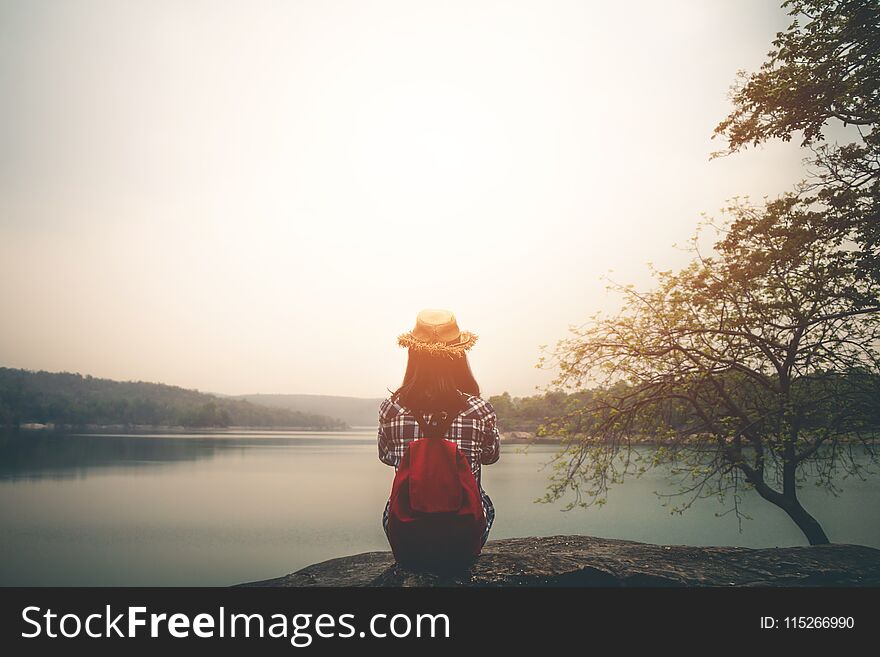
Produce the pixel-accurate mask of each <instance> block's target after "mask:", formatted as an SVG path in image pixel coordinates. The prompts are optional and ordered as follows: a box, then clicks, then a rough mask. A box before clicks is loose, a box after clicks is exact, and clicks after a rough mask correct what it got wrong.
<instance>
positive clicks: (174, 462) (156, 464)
mask: <svg viewBox="0 0 880 657" xmlns="http://www.w3.org/2000/svg"><path fill="white" fill-rule="evenodd" d="M374 435H375V434H374V433H373V431H352V432H344V433H337V434H332V435H331V434H326V433H307V432H303V433H290V432H284V433H273V432H244V433H218V434H211V435H205V434H201V435H176V436H167V435H164V436H130V435H129V436H106V435H104V436H44V435H39V434H30V435H28V434H25V435H23V436H19V437H9V436H7V437H2V436H0V528H2V532H0V585H6V586H9V585H87V586H91V585H136V586H145V585H159V586H165V585H180V586H186V585H227V584H235V583H238V582H245V581H252V580H258V579H266V578H270V577H277V576H280V575H284V574H286V573H289V572H291V571H293V570H296V569H298V568H301V567H303V566H306V565H308V564H311V563H315V562H317V561H323V560H325V559H330V558H332V557H338V556H344V555H348V554H354V553H358V552H365V551H370V550H386V549H388V545H387V542H386V540H385V535H384V533H383V531H382V528H381V522H380V521H381V513H382V509H383V506H384V503H385V500H386V499H387V495H388V492H389V490H390V486H391V479H392V476H393V472H394V471H393V469H392V468H390V467H388V466H386V465H383V464H382V463H380V462H379V461H378V459H377V455H376V447H375V439H374ZM553 451H554V448H553V447H552V446H532V447H530V448H529V450H528V452H527V453H522V452H521V451H520V450H519V449H518V448H517V447H514V446H508V447H506V449H504V452H503V454H502V457H501V460H500V461H499V462H498V463H496V464H494V465H492V466H488V467H485V468H484V469H483V477H484V487H485V488H486V490H487V491H488V493H489V494H490V495H491V496H492V499H493V500H494V502H495V506H496V509H497V517H496V521H495V526H494V528H493V530H492V535H491V536H490V539H491V538H504V537H510V536H528V535H552V534H591V535H594V536H605V537H613V538H625V539H632V540H640V541H650V542H654V543H666V544H689V545H742V546H751V547H766V546H782V545H803V544H805V541H804V539H803V537H802V536H801V535H800V533H799V532H798V531H797V529H796V528H795V527H794V525H793V524H792V523H791V521H790V520H788V518H787V517H786V516H785V515H784V514H783V513H782V512H781V511H778V510H776V509H775V508H774V507H772V506H770V505H769V504H767V503H766V502H763V501H762V500H760V499H758V498H757V496H754V495H746V499H745V500H744V502H743V507H744V508H745V511H746V512H747V513H748V514H749V515H750V516H752V519H751V520H745V521H743V531H742V533H740V532H739V528H738V524H737V521H736V518H735V517H733V515H732V514H729V515H727V516H724V517H716V515H715V514H716V512H718V511H720V510H722V508H721V507H720V506H719V505H718V504H717V503H716V502H714V501H708V500H704V501H700V502H699V503H698V504H696V505H695V507H694V508H692V509H690V510H689V511H687V512H685V513H684V514H683V515H670V513H669V510H668V508H664V507H663V506H662V500H660V499H658V497H657V496H656V495H655V494H654V491H658V492H661V493H662V492H672V489H671V488H669V487H668V486H667V485H666V482H665V480H664V478H663V477H662V476H660V475H659V474H656V475H651V476H646V477H643V478H642V479H632V480H627V482H626V483H625V484H624V485H623V486H620V487H617V488H615V489H613V490H612V491H611V494H610V496H609V500H608V504H606V505H605V506H604V507H601V508H591V509H586V510H584V509H575V510H572V511H568V512H562V511H561V508H562V504H560V503H557V504H554V505H548V504H535V503H533V500H534V499H535V498H537V497H539V496H541V495H542V494H543V492H544V487H545V486H546V480H547V477H548V475H549V468H548V469H544V470H541V467H542V465H543V464H544V463H546V462H547V460H548V459H549V458H550V456H551V455H552V453H553ZM843 487H844V492H843V494H842V495H840V496H839V497H833V496H831V495H827V494H825V493H823V492H822V491H820V490H818V489H815V488H813V487H809V488H808V489H807V490H804V491H803V493H802V498H803V500H804V503H805V505H806V506H807V508H808V509H809V510H810V511H811V512H813V513H814V515H816V516H817V517H818V518H819V520H820V522H822V523H823V526H824V527H825V530H826V532H827V533H828V534H829V536H830V537H831V540H833V541H835V542H841V543H844V542H846V543H861V544H864V545H871V546H874V547H880V504H878V502H880V481H878V478H876V477H875V478H873V479H869V480H868V481H865V482H863V481H859V480H852V479H851V480H847V481H845V482H843Z"/></svg>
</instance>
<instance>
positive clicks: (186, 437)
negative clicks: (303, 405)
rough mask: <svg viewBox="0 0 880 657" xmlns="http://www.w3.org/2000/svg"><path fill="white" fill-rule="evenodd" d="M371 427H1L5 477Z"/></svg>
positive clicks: (181, 456) (0, 463)
mask: <svg viewBox="0 0 880 657" xmlns="http://www.w3.org/2000/svg"><path fill="white" fill-rule="evenodd" d="M369 436H370V437H367V435H365V432H360V431H359V432H341V433H334V434H320V433H315V432H272V431H237V432H226V433H212V434H208V435H206V434H203V433H202V434H137V435H133V434H63V433H52V432H42V431H22V432H17V431H7V432H0V479H12V480H16V479H41V478H51V479H64V478H70V477H85V476H87V475H88V474H89V473H90V472H91V471H93V470H96V469H102V470H105V469H107V468H132V467H144V466H162V465H168V464H173V463H178V462H181V461H196V460H202V459H211V458H214V457H215V456H216V455H217V454H218V453H219V452H224V451H231V450H239V451H240V450H243V449H249V448H258V447H276V448H284V447H291V446H295V447H309V446H321V445H327V443H328V441H332V444H333V445H334V446H339V447H344V446H352V445H365V444H372V436H371V435H369Z"/></svg>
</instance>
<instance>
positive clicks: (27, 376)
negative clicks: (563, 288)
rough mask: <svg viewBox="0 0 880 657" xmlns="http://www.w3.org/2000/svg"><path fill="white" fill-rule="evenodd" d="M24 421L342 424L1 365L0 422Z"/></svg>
mask: <svg viewBox="0 0 880 657" xmlns="http://www.w3.org/2000/svg"><path fill="white" fill-rule="evenodd" d="M25 422H40V423H50V422H51V423H55V424H59V425H71V426H84V425H87V424H97V425H106V424H119V425H125V426H135V425H142V426H184V427H193V428H196V427H229V426H257V427H280V426H285V427H302V428H316V429H339V428H344V427H345V424H344V423H342V422H340V421H338V420H334V419H333V418H328V417H326V416H323V415H314V414H308V413H301V412H298V411H290V410H287V409H282V408H268V407H263V406H258V405H256V404H252V403H250V402H248V401H244V400H240V399H223V398H219V397H215V396H213V395H208V394H205V393H201V392H198V391H196V390H187V389H184V388H180V387H177V386H169V385H165V384H161V383H146V382H143V381H111V380H109V379H98V378H95V377H92V376H90V375H86V376H82V375H81V374H77V373H70V372H60V373H53V372H45V371H39V372H34V371H29V370H22V369H11V368H5V367H3V368H0V426H2V425H6V426H18V425H20V424H22V423H25Z"/></svg>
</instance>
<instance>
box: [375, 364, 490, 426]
mask: <svg viewBox="0 0 880 657" xmlns="http://www.w3.org/2000/svg"><path fill="white" fill-rule="evenodd" d="M458 391H461V392H466V393H468V394H469V395H476V396H478V397H479V395H480V386H479V385H477V381H476V379H474V374H473V372H471V366H470V363H468V359H467V355H466V354H462V355H461V356H460V357H456V358H449V357H448V356H443V355H431V354H428V353H425V352H423V351H416V350H413V349H410V350H409V359H408V360H407V363H406V373H405V374H404V375H403V383H402V384H401V386H400V387H399V388H398V389H397V390H395V391H394V392H393V393H392V395H391V400H392V401H396V402H398V403H399V404H400V405H401V406H404V407H405V408H408V409H412V410H418V411H424V412H427V413H433V412H435V411H457V410H459V409H461V407H462V400H461V396H460V395H459V394H458Z"/></svg>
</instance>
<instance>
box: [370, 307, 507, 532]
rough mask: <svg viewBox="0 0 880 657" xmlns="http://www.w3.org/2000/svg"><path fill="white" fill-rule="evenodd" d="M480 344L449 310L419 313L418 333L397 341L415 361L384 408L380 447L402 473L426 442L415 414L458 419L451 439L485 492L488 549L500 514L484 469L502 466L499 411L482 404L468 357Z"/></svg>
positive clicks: (387, 460)
mask: <svg viewBox="0 0 880 657" xmlns="http://www.w3.org/2000/svg"><path fill="white" fill-rule="evenodd" d="M476 341H477V336H476V335H475V334H474V333H470V332H468V331H460V330H459V328H458V323H457V322H456V320H455V316H454V315H453V314H452V313H451V312H449V311H448V310H430V309H429V310H422V311H421V312H419V314H418V316H417V317H416V326H415V328H414V329H413V330H412V331H410V332H408V333H404V334H402V335H400V336H398V338H397V342H398V344H399V345H400V346H401V347H406V348H407V349H408V350H409V359H408V361H407V365H406V373H405V374H404V377H403V384H402V385H401V386H400V387H399V388H398V389H397V390H395V391H394V392H393V393H392V394H391V396H389V397H387V398H386V399H384V400H383V401H382V403H381V405H380V406H379V437H378V441H379V460H380V461H382V462H383V463H386V464H388V465H392V466H394V468H395V469H397V467H398V465H399V464H400V460H401V458H403V454H404V451H405V449H406V446H407V444H408V443H410V442H411V441H413V440H416V439H419V438H422V432H421V428H420V426H419V423H418V421H417V420H416V418H415V415H414V414H413V411H419V412H421V413H422V414H423V415H424V417H425V419H426V420H427V421H428V422H431V421H432V420H433V419H434V417H435V416H440V415H442V414H443V413H444V412H445V413H447V414H451V415H454V416H456V417H455V420H454V421H453V422H452V425H451V426H450V427H449V430H448V431H447V433H446V435H445V437H446V439H447V440H451V441H453V442H455V443H456V445H457V446H458V448H459V449H460V450H461V451H462V452H463V453H464V455H465V456H466V457H467V459H468V462H469V463H470V466H471V471H472V472H473V474H474V479H475V480H476V482H477V486H478V487H479V491H480V497H481V498H482V503H483V512H484V514H485V518H486V529H485V531H484V532H483V537H482V544H485V543H486V539H488V538H489V530H490V529H491V528H492V523H493V522H494V521H495V508H494V506H493V505H492V500H491V499H490V498H489V496H488V495H487V494H486V492H485V491H484V490H483V486H482V483H481V480H480V466H482V465H490V464H492V463H495V462H496V461H497V460H498V457H499V455H500V449H499V447H500V445H499V436H498V428H497V426H496V423H497V417H496V415H495V409H494V408H493V407H492V404H490V403H489V402H488V401H487V400H484V399H481V398H480V386H479V385H477V382H476V381H475V380H474V375H473V373H472V372H471V368H470V365H469V364H468V360H467V355H466V354H465V352H466V351H467V350H468V349H470V348H471V347H472V346H473V345H474V343H475V342H476ZM389 392H390V391H389ZM456 414H457V415H456ZM390 503H391V500H390V499H389V501H388V502H387V503H386V504H385V511H384V513H383V514H382V527H383V529H384V530H385V534H386V535H387V534H388V511H389V507H390Z"/></svg>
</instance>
